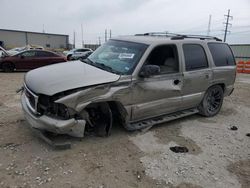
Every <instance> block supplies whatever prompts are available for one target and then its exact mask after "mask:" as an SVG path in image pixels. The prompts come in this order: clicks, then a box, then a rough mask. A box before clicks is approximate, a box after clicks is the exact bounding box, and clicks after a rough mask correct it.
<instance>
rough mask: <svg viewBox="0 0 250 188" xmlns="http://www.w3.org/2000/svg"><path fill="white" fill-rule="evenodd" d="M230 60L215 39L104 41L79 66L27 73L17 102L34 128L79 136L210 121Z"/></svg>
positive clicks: (228, 88)
mask: <svg viewBox="0 0 250 188" xmlns="http://www.w3.org/2000/svg"><path fill="white" fill-rule="evenodd" d="M235 77H236V66H235V59H234V56H233V54H232V51H231V49H230V47H229V46H228V45H227V44H226V43H223V42H221V40H219V39H217V38H214V37H203V36H190V35H189V36H187V35H175V34H162V33H146V34H139V35H135V36H126V37H119V38H115V39H111V40H109V41H108V42H107V43H105V44H104V45H102V46H101V47H99V48H98V49H97V50H96V51H95V52H94V53H93V54H91V55H90V56H89V57H88V58H87V59H85V60H81V61H80V60H78V61H73V62H71V63H60V64H57V65H50V66H46V67H42V68H39V69H35V70H32V71H30V72H28V73H27V74H26V75H25V79H24V87H23V88H24V89H23V93H22V97H21V101H22V107H23V110H24V114H25V118H26V120H27V121H28V123H29V124H30V125H31V126H32V128H35V129H38V130H41V131H48V132H53V133H56V134H68V135H71V136H75V137H83V136H84V135H85V134H88V133H94V134H96V135H99V136H105V135H109V134H110V131H111V127H112V125H113V124H114V123H117V124H121V125H123V126H124V127H125V128H126V129H127V130H138V129H142V128H147V127H151V126H153V125H155V124H159V123H162V122H166V121H170V120H173V119H177V118H180V117H184V116H187V115H191V114H195V113H200V114H201V115H203V116H206V117H211V116H214V115H216V114H217V113H218V112H219V111H220V108H221V106H222V103H223V98H224V97H225V96H228V95H230V94H231V93H232V92H233V89H234V82H235Z"/></svg>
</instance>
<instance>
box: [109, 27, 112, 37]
mask: <svg viewBox="0 0 250 188" xmlns="http://www.w3.org/2000/svg"><path fill="white" fill-rule="evenodd" d="M111 37H112V31H111V29H110V30H109V38H110V39H111Z"/></svg>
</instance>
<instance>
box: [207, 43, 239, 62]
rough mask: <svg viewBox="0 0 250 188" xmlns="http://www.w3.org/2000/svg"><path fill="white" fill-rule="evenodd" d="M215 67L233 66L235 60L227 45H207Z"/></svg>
mask: <svg viewBox="0 0 250 188" xmlns="http://www.w3.org/2000/svg"><path fill="white" fill-rule="evenodd" d="M208 47H209V50H210V52H211V54H212V57H213V61H214V64H215V66H217V67H221V66H230V65H235V60H234V56H233V53H232V51H231V49H230V47H229V46H228V45H227V44H220V43H208Z"/></svg>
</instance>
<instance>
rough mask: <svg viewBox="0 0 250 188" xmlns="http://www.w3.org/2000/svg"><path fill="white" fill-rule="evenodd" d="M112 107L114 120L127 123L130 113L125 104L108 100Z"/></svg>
mask: <svg viewBox="0 0 250 188" xmlns="http://www.w3.org/2000/svg"><path fill="white" fill-rule="evenodd" d="M108 104H109V106H110V109H111V111H112V113H113V114H114V115H113V118H114V121H118V122H119V124H122V125H124V124H126V121H127V117H128V113H127V111H126V109H125V108H124V106H123V105H122V104H121V103H120V102H118V101H109V102H108Z"/></svg>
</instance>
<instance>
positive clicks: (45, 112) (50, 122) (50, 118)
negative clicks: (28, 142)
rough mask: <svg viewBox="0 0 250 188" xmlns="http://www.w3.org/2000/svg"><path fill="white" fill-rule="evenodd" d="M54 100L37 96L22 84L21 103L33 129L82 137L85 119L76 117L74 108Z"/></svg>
mask: <svg viewBox="0 0 250 188" xmlns="http://www.w3.org/2000/svg"><path fill="white" fill-rule="evenodd" d="M56 97H57V96H56ZM55 100H56V98H54V97H49V96H45V95H40V96H38V95H37V94H35V93H34V92H32V91H31V90H29V89H28V88H27V86H26V85H24V91H23V93H22V97H21V103H22V107H23V111H24V116H25V119H26V120H27V122H28V123H29V124H30V125H31V126H32V128H35V129H39V130H44V131H49V132H53V133H56V134H68V135H71V136H74V137H83V136H84V130H85V125H86V120H83V119H80V118H78V117H77V115H76V113H75V111H74V110H72V109H70V108H67V107H66V106H65V105H63V104H59V103H55Z"/></svg>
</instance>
